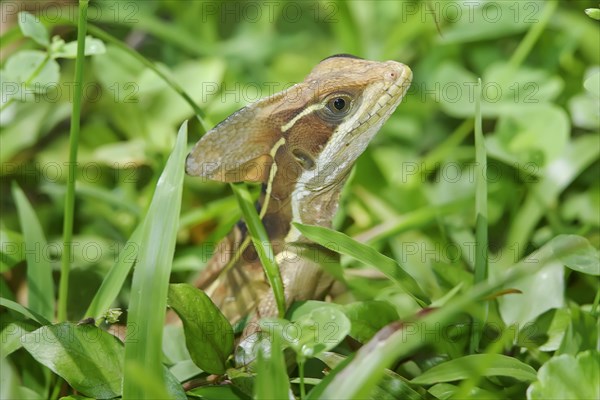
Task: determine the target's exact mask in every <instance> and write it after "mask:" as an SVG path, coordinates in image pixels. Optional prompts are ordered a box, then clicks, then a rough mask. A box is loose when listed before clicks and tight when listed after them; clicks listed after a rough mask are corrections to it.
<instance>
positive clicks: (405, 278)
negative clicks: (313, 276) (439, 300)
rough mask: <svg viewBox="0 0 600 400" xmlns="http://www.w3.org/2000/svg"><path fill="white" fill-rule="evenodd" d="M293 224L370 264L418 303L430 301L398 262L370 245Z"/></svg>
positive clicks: (319, 229)
mask: <svg viewBox="0 0 600 400" xmlns="http://www.w3.org/2000/svg"><path fill="white" fill-rule="evenodd" d="M294 226H295V227H296V228H298V230H299V231H300V232H301V233H302V234H303V235H304V236H306V237H307V238H308V239H310V240H312V241H314V242H316V243H318V244H320V245H321V246H323V247H326V248H328V249H330V250H332V251H335V252H337V253H340V254H345V255H348V256H350V257H353V258H355V259H357V260H358V261H360V262H363V263H365V264H368V265H371V266H373V267H375V268H377V269H378V270H380V271H381V272H383V273H384V274H385V275H387V276H388V277H389V278H390V279H392V280H393V281H394V282H396V283H397V284H399V285H400V286H401V287H402V288H403V289H404V290H405V291H406V292H407V293H408V294H409V295H410V296H412V297H413V298H414V299H415V300H416V301H417V302H418V303H419V304H421V305H426V304H429V303H430V300H429V298H428V297H427V296H426V295H425V293H423V291H422V290H421V287H420V286H419V284H418V283H417V281H415V279H414V278H413V277H412V276H411V275H410V274H409V273H408V272H406V271H405V270H404V269H403V268H402V267H401V266H400V265H398V263H397V262H396V261H394V260H392V259H391V258H389V257H386V256H384V255H383V254H381V253H379V252H377V251H376V250H375V249H373V248H372V247H369V246H367V245H365V244H363V243H360V242H357V241H356V240H354V239H352V238H351V237H349V236H348V235H345V234H343V233H341V232H336V231H334V230H331V229H328V228H324V227H321V226H313V225H303V224H298V223H294Z"/></svg>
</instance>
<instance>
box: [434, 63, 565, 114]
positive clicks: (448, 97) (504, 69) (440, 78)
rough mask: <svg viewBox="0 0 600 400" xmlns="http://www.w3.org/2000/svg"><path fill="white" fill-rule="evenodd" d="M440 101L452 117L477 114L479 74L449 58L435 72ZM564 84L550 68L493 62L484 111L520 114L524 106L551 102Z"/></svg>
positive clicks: (486, 75) (484, 84)
mask: <svg viewBox="0 0 600 400" xmlns="http://www.w3.org/2000/svg"><path fill="white" fill-rule="evenodd" d="M431 81H432V82H434V85H435V86H434V87H435V88H436V91H435V92H434V94H435V96H436V100H437V101H438V102H439V103H440V106H441V108H442V110H443V111H444V112H445V113H447V114H448V115H450V116H453V117H457V118H468V117H472V116H473V109H474V107H475V98H476V97H477V93H476V87H477V76H476V75H475V74H474V73H473V72H471V71H469V70H467V69H466V68H465V67H464V66H463V65H461V64H459V63H458V62H455V61H445V62H442V63H440V64H439V66H437V68H436V69H435V70H434V71H433V76H432V77H431ZM563 86H564V83H563V80H562V79H561V78H560V77H559V76H557V75H551V74H550V73H549V72H548V71H547V70H543V69H532V68H526V67H520V68H517V69H515V68H514V67H513V66H511V65H510V64H509V63H506V62H501V63H495V64H491V65H489V66H488V67H487V68H486V69H485V71H484V73H483V77H482V102H481V114H482V116H483V117H498V116H502V115H510V114H515V113H519V112H520V111H521V109H522V108H523V107H535V106H542V105H546V106H547V105H549V103H548V102H549V101H552V100H553V99H555V98H556V97H557V96H558V95H559V94H560V92H561V90H562V88H563Z"/></svg>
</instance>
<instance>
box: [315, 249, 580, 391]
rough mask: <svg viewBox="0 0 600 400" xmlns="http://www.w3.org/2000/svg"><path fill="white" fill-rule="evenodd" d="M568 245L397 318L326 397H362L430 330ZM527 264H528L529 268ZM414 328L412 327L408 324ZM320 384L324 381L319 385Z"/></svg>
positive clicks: (538, 266) (367, 346)
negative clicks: (410, 318) (409, 317)
mask: <svg viewBox="0 0 600 400" xmlns="http://www.w3.org/2000/svg"><path fill="white" fill-rule="evenodd" d="M565 245H566V246H565V247H562V248H554V247H553V246H551V245H545V246H544V247H542V248H541V249H540V250H539V251H538V252H536V253H535V254H533V255H531V256H530V257H534V258H535V260H536V262H535V263H532V264H530V265H527V263H526V261H527V260H525V261H522V262H520V263H519V264H516V265H515V266H513V268H512V269H510V270H508V271H504V274H503V275H502V276H501V277H498V278H497V279H496V281H495V282H493V281H491V280H487V281H484V282H481V283H479V284H478V285H475V286H473V287H472V288H471V289H470V290H468V291H466V292H465V293H464V294H461V295H460V296H457V297H455V298H454V299H452V300H450V301H449V302H448V303H447V304H446V305H445V306H444V307H443V308H440V309H438V310H434V311H433V312H431V313H428V314H426V315H424V316H422V317H421V318H420V319H419V320H418V322H419V323H410V324H409V325H406V324H402V323H397V322H393V323H391V324H389V325H387V326H385V327H384V328H383V329H381V330H380V331H379V332H377V334H376V335H375V336H373V338H372V339H371V340H370V341H369V342H368V343H367V344H365V345H364V346H363V347H361V348H360V349H359V350H358V352H356V354H355V356H354V358H353V359H352V361H351V362H350V363H349V364H348V365H347V366H346V368H344V370H343V371H340V372H339V373H338V374H337V375H336V376H335V377H334V378H333V380H332V381H331V384H329V385H327V387H326V388H325V389H324V390H323V392H322V395H321V397H322V398H360V397H365V396H366V395H367V394H368V393H369V392H370V391H371V390H372V389H373V388H374V387H375V385H377V384H378V382H379V381H380V380H381V378H382V377H383V375H384V373H385V369H386V368H389V367H390V366H391V365H392V364H393V363H394V362H396V361H397V360H399V359H401V358H402V357H406V356H408V355H410V354H412V353H414V352H415V351H417V349H419V348H420V347H421V346H423V345H424V344H426V343H428V342H430V341H432V338H429V337H428V335H427V334H426V332H430V331H431V330H434V331H436V332H439V330H440V327H443V326H446V325H447V324H448V323H450V321H452V320H453V319H454V318H456V316H457V315H458V314H459V313H462V312H464V310H465V309H466V308H467V307H468V306H469V305H471V304H475V303H476V302H480V301H481V299H482V298H484V297H485V296H488V295H490V294H491V293H494V292H497V291H498V290H499V289H500V288H502V287H503V286H507V285H511V284H512V283H513V282H515V281H516V280H518V279H521V278H523V277H524V276H527V275H529V274H531V273H533V272H537V271H539V270H540V269H542V268H543V267H544V266H546V265H547V264H548V263H549V262H551V261H552V260H554V259H555V258H556V257H557V256H559V255H564V254H566V253H569V252H571V251H573V250H576V247H575V248H574V247H573V243H571V242H568V243H565ZM525 267H527V268H525ZM407 327H408V328H410V332H409V329H406V328H407ZM319 386H320V385H319Z"/></svg>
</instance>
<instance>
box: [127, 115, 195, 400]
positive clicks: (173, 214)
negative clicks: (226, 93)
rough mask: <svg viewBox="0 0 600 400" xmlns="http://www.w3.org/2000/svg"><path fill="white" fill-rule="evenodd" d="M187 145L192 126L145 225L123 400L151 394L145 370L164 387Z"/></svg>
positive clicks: (184, 135)
mask: <svg viewBox="0 0 600 400" xmlns="http://www.w3.org/2000/svg"><path fill="white" fill-rule="evenodd" d="M186 142H187V122H185V123H184V124H183V125H182V126H181V128H180V130H179V134H178V136H177V142H176V144H175V148H174V150H173V153H172V154H171V156H170V157H169V160H168V161H167V165H166V167H165V170H164V171H163V173H162V175H161V177H160V179H159V180H158V184H157V186H156V191H155V193H154V196H153V198H152V202H151V203H150V208H149V209H148V213H147V215H146V218H145V219H144V223H143V225H142V230H141V242H140V249H139V253H138V262H137V267H136V269H135V272H134V274H133V283H132V290H131V292H132V295H131V301H130V305H129V318H128V321H127V332H128V335H127V340H126V341H125V375H124V377H123V398H129V399H144V398H150V397H151V396H152V393H148V391H147V390H146V387H145V386H142V385H139V384H137V383H136V373H137V372H139V371H140V370H143V371H144V375H145V377H146V379H147V380H148V379H149V380H152V381H153V382H156V383H157V384H159V385H160V386H162V387H164V385H165V382H164V375H163V365H162V363H161V360H162V347H161V345H162V331H163V324H164V319H165V309H166V305H167V290H168V284H169V275H170V273H171V265H172V262H173V253H174V251H175V241H176V237H177V230H178V227H179V211H180V208H181V193H182V188H183V176H184V165H185V162H184V161H185V156H186ZM136 371H137V372H136ZM165 390H166V389H165Z"/></svg>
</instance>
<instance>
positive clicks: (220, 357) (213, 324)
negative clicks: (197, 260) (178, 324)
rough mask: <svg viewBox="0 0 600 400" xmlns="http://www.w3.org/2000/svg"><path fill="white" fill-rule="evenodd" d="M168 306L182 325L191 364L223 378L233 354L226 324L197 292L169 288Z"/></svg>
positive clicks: (186, 287) (184, 286)
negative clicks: (227, 362)
mask: <svg viewBox="0 0 600 400" xmlns="http://www.w3.org/2000/svg"><path fill="white" fill-rule="evenodd" d="M168 303H169V306H170V307H171V308H173V310H175V312H176V313H177V315H179V318H181V321H182V322H183V329H184V332H185V343H186V346H187V349H188V351H189V352H190V356H191V357H192V360H193V361H194V363H195V364H196V365H197V366H198V367H200V368H201V369H203V370H204V371H207V372H209V373H211V374H224V373H225V370H226V368H227V367H226V361H227V358H228V357H229V355H230V354H231V352H232V351H233V329H232V328H231V325H230V324H229V321H227V319H226V318H225V316H224V315H223V314H222V313H221V311H219V309H218V308H217V306H215V305H214V303H213V302H212V300H211V299H210V298H209V297H208V296H207V295H206V294H205V293H204V292H203V291H201V290H200V289H197V288H195V287H193V286H192V285H189V284H185V283H181V284H171V285H169V294H168Z"/></svg>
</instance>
